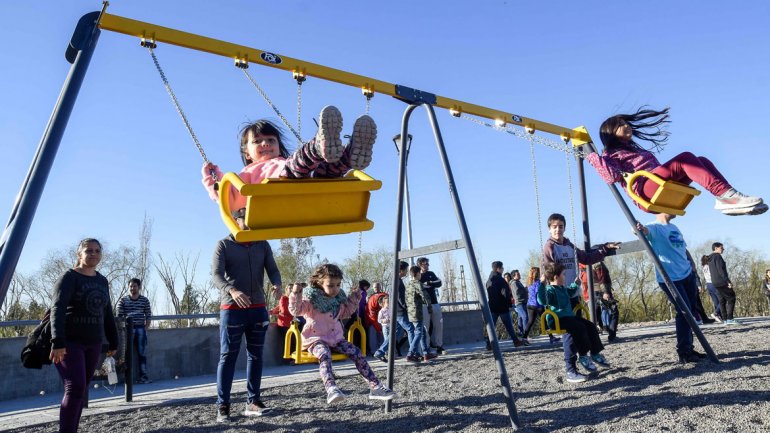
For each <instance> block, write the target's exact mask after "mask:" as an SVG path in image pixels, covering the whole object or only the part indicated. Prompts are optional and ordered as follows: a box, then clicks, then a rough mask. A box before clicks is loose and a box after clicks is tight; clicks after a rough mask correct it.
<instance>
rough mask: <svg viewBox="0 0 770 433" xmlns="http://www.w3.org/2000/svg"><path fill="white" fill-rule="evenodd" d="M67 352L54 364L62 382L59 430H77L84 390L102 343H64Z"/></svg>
mask: <svg viewBox="0 0 770 433" xmlns="http://www.w3.org/2000/svg"><path fill="white" fill-rule="evenodd" d="M66 348H67V354H66V355H64V359H63V360H62V362H60V363H58V364H54V365H56V369H57V370H58V371H59V376H61V378H62V381H63V382H64V398H63V399H62V401H61V408H60V409H59V432H60V433H70V432H73V433H74V432H77V431H78V425H79V424H80V414H81V413H82V412H83V404H84V403H85V402H84V399H85V397H86V390H87V389H88V385H89V384H90V383H91V378H92V377H93V375H94V371H95V370H96V364H97V363H98V362H99V355H101V349H102V343H90V344H84V343H77V342H73V341H68V342H67V343H66Z"/></svg>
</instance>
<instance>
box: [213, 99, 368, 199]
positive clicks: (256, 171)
mask: <svg viewBox="0 0 770 433" xmlns="http://www.w3.org/2000/svg"><path fill="white" fill-rule="evenodd" d="M318 123H319V126H318V132H317V133H316V135H315V137H314V138H313V139H311V140H310V141H308V142H307V143H304V144H302V145H301V146H300V147H299V148H298V149H297V151H296V152H294V153H293V154H291V155H290V154H289V151H288V149H287V148H286V145H285V144H284V142H285V141H286V140H285V138H284V136H283V134H282V133H281V130H280V129H278V127H277V126H275V125H274V124H273V123H271V122H270V121H268V120H264V119H262V120H258V121H256V122H254V123H250V124H248V125H246V126H245V127H243V129H241V144H240V152H241V159H242V160H243V165H245V167H244V168H243V170H241V173H240V174H239V176H240V178H241V180H243V181H244V182H245V183H247V184H252V183H261V182H262V181H263V180H264V179H267V178H289V179H299V178H308V177H323V178H333V177H342V176H344V175H345V173H347V172H348V170H350V169H355V170H363V169H364V168H366V167H368V166H369V163H371V162H372V148H373V146H374V141H375V140H376V139H377V125H376V124H375V123H374V120H373V119H372V118H371V117H369V116H367V115H366V114H364V115H363V116H361V117H359V118H358V119H356V121H355V124H354V125H353V132H352V134H351V136H350V144H348V145H347V146H343V144H342V140H341V139H340V132H342V114H340V111H339V110H338V109H337V108H336V107H334V106H331V105H329V106H326V107H324V108H323V110H321V114H320V115H319V116H318ZM202 175H203V186H205V187H206V190H207V191H208V192H209V197H211V199H212V200H214V201H218V200H219V192H218V191H216V190H215V189H214V185H215V184H216V183H217V180H219V179H222V172H221V171H220V170H219V167H217V166H216V165H214V164H213V163H210V162H209V163H207V164H205V165H204V166H203V170H202ZM214 175H216V179H215V178H214ZM245 206H246V199H245V198H244V197H243V196H242V195H240V194H238V192H237V191H236V190H235V189H231V190H230V209H240V208H242V207H245Z"/></svg>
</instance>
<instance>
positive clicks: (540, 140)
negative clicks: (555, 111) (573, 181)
mask: <svg viewBox="0 0 770 433" xmlns="http://www.w3.org/2000/svg"><path fill="white" fill-rule="evenodd" d="M457 114H459V115H454V114H453V115H454V116H455V117H461V118H463V119H465V120H470V121H471V122H473V123H476V124H479V125H482V126H486V127H488V128H492V129H494V130H497V131H502V132H507V133H508V134H511V135H514V136H516V137H519V138H523V139H525V140H527V141H529V142H534V143H537V144H540V145H543V146H546V147H550V148H552V149H556V150H558V151H561V152H565V153H567V154H573V155H579V156H580V157H581V158H585V157H586V156H587V155H588V154H587V153H586V152H582V151H577V150H575V149H574V148H573V147H572V146H570V145H568V144H565V143H559V142H557V141H554V140H550V139H547V138H545V137H540V136H537V135H535V134H534V130H533V132H532V133H530V132H529V131H528V130H526V129H524V130H522V129H519V128H515V127H513V126H511V125H508V124H505V123H503V122H499V124H495V125H493V124H491V123H489V122H485V121H483V120H481V119H477V118H475V117H473V116H470V115H468V114H465V113H459V112H458V113H457Z"/></svg>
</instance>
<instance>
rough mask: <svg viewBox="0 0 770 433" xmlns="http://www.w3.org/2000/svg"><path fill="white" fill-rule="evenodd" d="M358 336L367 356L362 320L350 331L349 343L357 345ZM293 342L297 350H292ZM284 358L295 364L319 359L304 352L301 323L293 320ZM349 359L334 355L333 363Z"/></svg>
mask: <svg viewBox="0 0 770 433" xmlns="http://www.w3.org/2000/svg"><path fill="white" fill-rule="evenodd" d="M356 334H358V336H359V338H360V341H361V346H360V347H359V349H361V354H362V355H363V356H366V331H365V330H364V327H363V325H362V324H361V318H360V317H359V318H357V319H356V321H355V322H354V323H353V325H352V326H351V327H350V329H348V342H349V343H350V344H355V341H356V340H355V337H356ZM292 341H293V342H294V344H295V346H294V347H295V350H294V351H292V350H291V345H292ZM283 358H284V359H293V360H294V364H309V363H313V362H318V358H316V357H315V356H313V355H312V354H310V353H309V352H307V351H304V350H302V333H301V332H300V330H299V322H298V321H296V320H292V322H291V326H290V327H289V330H288V331H287V332H286V338H285V340H284V346H283ZM345 359H348V356H347V355H345V354H342V353H332V361H342V360H345Z"/></svg>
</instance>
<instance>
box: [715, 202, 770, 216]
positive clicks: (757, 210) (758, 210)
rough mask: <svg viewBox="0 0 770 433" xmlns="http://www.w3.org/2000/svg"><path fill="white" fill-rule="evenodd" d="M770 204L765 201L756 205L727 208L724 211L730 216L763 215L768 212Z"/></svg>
mask: <svg viewBox="0 0 770 433" xmlns="http://www.w3.org/2000/svg"><path fill="white" fill-rule="evenodd" d="M767 209H768V206H767V204H765V203H760V204H758V205H756V206H749V207H740V208H735V209H725V210H723V211H722V213H723V214H725V215H729V216H737V215H761V214H763V213H765V212H767Z"/></svg>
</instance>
